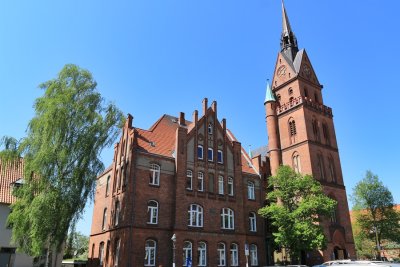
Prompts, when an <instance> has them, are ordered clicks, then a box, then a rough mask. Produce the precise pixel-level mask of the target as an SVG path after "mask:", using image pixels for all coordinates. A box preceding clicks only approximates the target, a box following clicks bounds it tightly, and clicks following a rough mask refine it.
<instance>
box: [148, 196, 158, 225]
mask: <svg viewBox="0 0 400 267" xmlns="http://www.w3.org/2000/svg"><path fill="white" fill-rule="evenodd" d="M151 203H155V206H150V204H151ZM158 206H159V204H158V202H157V201H156V200H153V199H152V200H149V201H148V202H147V224H158Z"/></svg>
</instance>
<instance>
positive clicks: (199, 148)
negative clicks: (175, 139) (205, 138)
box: [197, 145, 204, 160]
mask: <svg viewBox="0 0 400 267" xmlns="http://www.w3.org/2000/svg"><path fill="white" fill-rule="evenodd" d="M197 159H201V160H203V159H204V148H203V146H202V145H197Z"/></svg>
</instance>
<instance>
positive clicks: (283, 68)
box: [276, 65, 286, 77]
mask: <svg viewBox="0 0 400 267" xmlns="http://www.w3.org/2000/svg"><path fill="white" fill-rule="evenodd" d="M276 74H277V75H278V76H279V77H282V76H284V75H285V74H286V66H284V65H283V66H280V67H279V68H278V70H277V71H276Z"/></svg>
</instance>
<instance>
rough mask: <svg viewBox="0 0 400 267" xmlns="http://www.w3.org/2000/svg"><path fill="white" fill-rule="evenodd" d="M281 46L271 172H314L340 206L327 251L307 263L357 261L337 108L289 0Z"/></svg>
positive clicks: (271, 102) (328, 223)
mask: <svg viewBox="0 0 400 267" xmlns="http://www.w3.org/2000/svg"><path fill="white" fill-rule="evenodd" d="M280 47H281V51H280V52H279V53H278V58H277V60H276V64H275V70H274V75H273V79H272V84H271V86H270V85H269V84H268V85H267V93H266V98H265V102H264V105H265V110H266V115H267V116H266V121H267V129H268V139H269V140H268V143H269V144H268V146H269V158H270V165H271V173H272V174H275V173H276V169H277V168H278V167H279V165H289V166H291V167H292V168H293V169H294V170H295V171H297V172H301V173H303V174H311V175H312V176H313V177H314V178H315V179H317V180H318V181H319V182H320V183H321V184H322V185H323V188H324V191H325V193H326V194H327V195H328V196H329V197H331V198H333V199H335V200H336V201H337V203H338V205H337V209H336V211H335V213H334V214H332V217H331V218H330V219H325V220H323V221H322V225H323V227H324V232H325V235H326V237H327V240H328V247H327V249H326V250H324V251H320V252H319V253H317V252H309V253H308V254H307V255H305V260H306V261H307V264H308V265H310V264H312V263H313V262H322V261H328V260H332V259H344V258H355V256H356V255H355V247H354V241H353V234H352V229H351V224H350V216H349V208H348V203H347V197H346V189H345V186H344V183H343V176H342V170H341V164H340V158H339V150H338V145H337V141H336V135H335V128H334V123H333V113H332V109H331V108H330V107H328V106H326V105H324V101H323V95H322V89H323V86H322V85H321V84H320V82H319V80H318V78H317V75H316V73H315V71H314V68H313V66H312V64H311V61H310V59H309V57H308V55H307V53H306V51H305V50H304V49H301V50H300V49H299V47H298V44H297V39H296V36H295V34H294V32H293V30H292V28H291V25H290V23H289V18H288V16H287V13H286V9H285V6H284V4H283V1H282V35H281V43H280Z"/></svg>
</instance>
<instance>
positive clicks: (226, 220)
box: [221, 208, 235, 230]
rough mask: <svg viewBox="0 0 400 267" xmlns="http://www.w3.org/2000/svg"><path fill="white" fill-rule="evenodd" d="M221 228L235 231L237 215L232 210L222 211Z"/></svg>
mask: <svg viewBox="0 0 400 267" xmlns="http://www.w3.org/2000/svg"><path fill="white" fill-rule="evenodd" d="M221 228H222V229H227V230H233V229H235V213H234V211H233V210H232V209H230V208H223V209H222V211H221Z"/></svg>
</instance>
